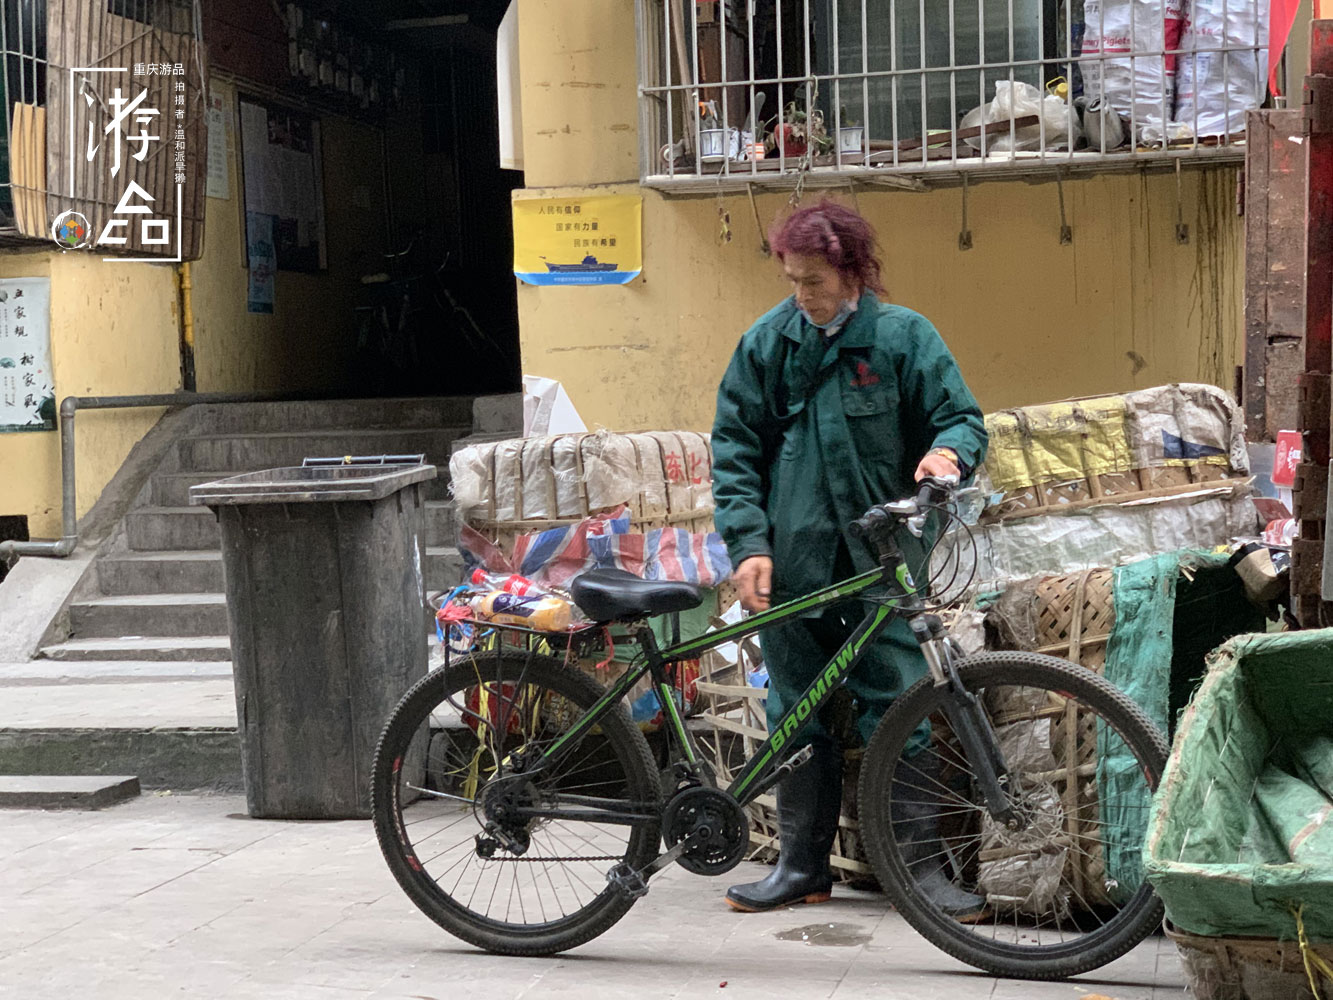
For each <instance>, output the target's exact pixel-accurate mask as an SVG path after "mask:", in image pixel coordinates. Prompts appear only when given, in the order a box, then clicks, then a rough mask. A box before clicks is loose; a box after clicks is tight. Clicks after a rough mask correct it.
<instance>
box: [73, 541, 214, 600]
mask: <svg viewBox="0 0 1333 1000" xmlns="http://www.w3.org/2000/svg"><path fill="white" fill-rule="evenodd" d="M97 579H98V583H99V585H100V587H101V590H102V593H104V594H106V595H108V596H112V597H116V596H123V595H129V594H219V593H221V592H222V553H221V551H219V550H218V549H195V550H193V551H170V550H167V551H159V552H115V553H111V554H108V555H104V556H102V557H101V558H100V559H99V560H98V562H97Z"/></svg>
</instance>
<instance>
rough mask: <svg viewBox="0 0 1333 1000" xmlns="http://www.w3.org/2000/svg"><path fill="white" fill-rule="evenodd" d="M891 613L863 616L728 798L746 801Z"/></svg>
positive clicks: (885, 607)
mask: <svg viewBox="0 0 1333 1000" xmlns="http://www.w3.org/2000/svg"><path fill="white" fill-rule="evenodd" d="M895 610H896V608H894V607H893V606H892V605H889V604H881V605H879V606H878V607H876V608H875V611H874V613H873V614H871V615H868V616H866V618H865V620H864V621H862V622H861V624H860V625H858V626H857V627H856V630H855V631H854V632H853V633H852V634H851V635H850V636H848V637H847V641H846V642H845V643H843V645H842V648H841V649H839V650H838V651H837V653H835V654H834V655H833V659H831V660H829V662H828V666H826V667H825V668H824V670H823V672H822V673H820V675H819V676H818V677H816V678H815V680H814V682H813V683H812V684H811V685H810V686H809V687H808V688H806V689H805V693H804V694H803V695H801V697H800V699H799V700H798V701H797V702H796V704H795V705H793V706H792V708H791V711H789V712H788V713H787V714H786V715H784V716H783V717H782V718H781V719H779V720H778V723H777V725H775V726H774V727H773V731H772V732H770V733H769V734H768V739H767V740H765V741H764V745H763V746H761V747H760V748H759V750H758V752H757V753H756V754H755V756H754V757H752V758H750V760H749V762H748V763H747V764H746V765H745V767H744V769H743V770H742V771H741V773H740V774H738V775H737V776H736V779H735V780H734V781H733V782H732V783H731V785H730V787H728V788H727V793H728V794H729V795H731V796H733V797H734V798H735V799H737V801H739V802H740V803H741V805H745V804H746V803H747V802H749V801H750V800H749V799H748V798H746V796H745V790H746V789H747V788H749V787H750V786H751V785H753V784H754V783H755V780H756V779H757V778H759V776H760V775H761V774H764V773H765V771H766V770H767V768H768V765H769V763H770V762H771V761H772V760H773V757H774V755H775V754H779V753H780V752H781V751H782V748H783V747H785V746H787V745H788V744H789V743H790V742H791V740H792V738H793V737H794V736H795V735H796V734H797V733H799V732H800V731H801V730H802V729H804V728H805V726H806V725H807V724H808V723H809V721H810V720H811V719H812V718H813V717H814V716H815V715H817V714H818V712H819V709H820V707H821V706H822V705H823V704H824V702H825V701H827V700H828V698H829V696H830V695H832V694H833V692H834V691H835V690H837V688H838V686H839V683H840V682H841V681H842V679H843V678H844V677H846V675H847V674H848V673H850V672H851V670H852V668H853V667H855V666H856V663H857V661H858V660H860V658H861V654H862V653H863V652H865V648H866V646H867V645H869V643H870V640H871V639H873V638H874V637H875V634H876V633H877V632H878V631H879V630H880V627H881V626H882V625H883V624H884V622H885V621H887V620H888V618H889V616H890V615H892V614H893V613H894V611H895ZM751 620H753V619H751Z"/></svg>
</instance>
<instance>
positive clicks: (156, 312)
mask: <svg viewBox="0 0 1333 1000" xmlns="http://www.w3.org/2000/svg"><path fill="white" fill-rule="evenodd" d="M44 276H49V277H50V279H51V366H52V369H53V371H54V374H55V384H56V398H57V399H63V398H64V397H66V396H92V395H99V396H100V395H121V394H129V393H145V392H169V391H171V390H172V389H174V388H176V387H177V386H178V385H179V382H180V376H179V372H180V359H179V355H178V353H177V349H176V342H177V336H178V333H177V329H178V320H177V313H176V288H175V279H174V275H173V272H172V269H171V268H170V267H169V266H167V265H161V264H109V263H105V262H103V261H102V260H101V259H99V258H97V257H95V256H93V255H92V254H87V253H59V252H55V253H49V254H48V253H28V254H9V255H5V256H3V257H0V277H7V278H9V277H44ZM160 415H161V411H160V410H102V411H85V412H83V413H81V414H80V415H79V417H78V419H77V420H76V422H75V433H76V435H77V439H76V453H77V455H78V467H77V475H76V477H75V482H76V485H77V487H78V512H79V515H80V516H82V515H83V514H85V513H86V512H87V511H88V508H90V507H91V506H92V505H93V503H94V502H95V501H96V500H97V498H98V496H99V495H100V494H101V492H102V489H103V487H104V486H105V485H106V483H107V482H108V481H109V480H110V479H111V477H112V476H113V475H115V473H116V470H117V469H118V468H120V464H121V462H123V461H124V459H125V456H126V455H128V454H129V451H130V449H131V448H132V447H134V445H135V443H136V442H137V441H138V440H139V439H140V438H141V437H143V435H144V433H145V432H146V431H147V430H148V429H149V428H150V427H152V425H153V423H154V422H155V421H156V420H157V419H158V417H159V416H160ZM0 513H3V514H27V515H28V531H29V533H30V534H31V535H32V536H33V537H34V538H42V537H58V536H59V535H60V439H59V434H58V433H57V432H56V431H28V432H18V433H7V434H0Z"/></svg>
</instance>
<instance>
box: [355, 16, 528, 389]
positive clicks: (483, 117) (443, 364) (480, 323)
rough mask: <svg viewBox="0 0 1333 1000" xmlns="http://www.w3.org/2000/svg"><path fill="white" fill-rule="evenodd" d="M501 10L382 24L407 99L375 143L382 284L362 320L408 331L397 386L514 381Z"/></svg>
mask: <svg viewBox="0 0 1333 1000" xmlns="http://www.w3.org/2000/svg"><path fill="white" fill-rule="evenodd" d="M505 6H506V5H505V4H503V3H495V4H490V5H487V7H486V9H484V10H474V11H473V12H471V13H469V14H468V15H467V20H466V21H465V22H460V23H452V24H443V25H441V24H433V23H432V22H433V21H436V20H439V18H431V17H423V18H421V19H420V23H421V24H422V25H423V27H421V28H420V29H419V30H412V29H410V28H409V29H404V30H395V31H393V32H392V37H393V38H394V41H395V43H396V44H397V45H399V46H401V48H402V50H403V51H405V53H406V54H407V57H408V64H409V66H410V68H411V79H410V82H409V85H408V86H409V89H410V91H411V92H412V96H411V98H410V99H409V101H408V103H407V105H406V106H405V107H404V109H403V111H402V112H401V113H400V115H399V116H398V119H399V120H398V121H396V122H395V123H394V124H393V125H392V126H391V128H390V129H389V131H388V133H387V140H386V156H387V158H388V159H387V163H386V167H385V170H386V176H387V178H388V188H389V197H390V216H391V219H392V224H391V230H392V242H393V249H392V251H391V253H392V254H393V256H390V257H389V258H388V259H387V260H386V267H385V270H384V272H383V275H382V277H383V278H387V280H382V281H380V282H379V283H378V285H376V284H364V285H363V291H364V292H365V299H366V301H367V302H368V303H369V304H371V305H372V307H373V308H374V309H377V310H379V314H378V317H376V316H375V315H372V316H371V319H372V320H375V321H377V322H379V323H381V324H382V323H383V322H384V321H385V320H386V318H387V320H388V322H389V323H391V324H392V323H394V322H395V321H397V322H408V323H409V324H410V325H411V326H412V327H413V331H414V332H413V337H412V340H413V344H412V345H411V348H412V350H411V352H410V354H409V356H407V357H406V358H404V357H401V356H400V357H399V358H397V359H395V360H396V370H395V373H393V378H394V380H395V381H398V382H399V383H400V386H399V387H398V392H399V393H400V394H416V393H431V394H438V393H446V394H466V395H474V394H481V393H492V392H511V391H516V390H517V389H518V388H519V386H520V367H519V348H518V345H519V339H518V295H517V288H516V285H515V280H514V274H513V222H512V215H511V211H510V192H512V191H513V190H514V189H515V188H518V187H522V186H523V174H522V172H521V171H517V170H505V169H503V168H502V167H501V166H500V149H499V141H500V138H499V108H498V96H497V85H496V29H497V28H498V26H499V22H500V18H501V17H502V16H503V14H504V11H505ZM405 311H406V319H404V315H405ZM363 315H364V313H363ZM381 332H384V331H381ZM379 389H380V391H381V393H382V394H388V392H389V387H388V386H381V387H379Z"/></svg>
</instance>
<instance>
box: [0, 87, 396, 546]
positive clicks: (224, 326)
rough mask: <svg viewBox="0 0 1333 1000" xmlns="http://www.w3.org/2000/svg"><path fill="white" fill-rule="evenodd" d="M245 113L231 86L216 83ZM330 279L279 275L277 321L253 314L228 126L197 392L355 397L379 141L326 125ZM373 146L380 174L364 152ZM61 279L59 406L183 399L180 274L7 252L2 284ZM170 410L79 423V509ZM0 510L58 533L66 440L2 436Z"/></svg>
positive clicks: (202, 314)
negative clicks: (344, 393) (360, 299)
mask: <svg viewBox="0 0 1333 1000" xmlns="http://www.w3.org/2000/svg"><path fill="white" fill-rule="evenodd" d="M214 93H221V94H223V95H224V97H225V99H226V101H227V106H228V107H229V108H231V109H233V111H234V109H235V87H234V86H233V85H231V84H227V83H222V82H216V83H215V84H214ZM321 121H322V127H323V139H324V168H325V169H324V183H325V204H326V218H327V232H328V242H329V247H328V263H329V266H328V270H327V272H324V273H321V274H296V273H293V272H287V271H281V272H279V273H278V277H277V288H276V292H275V306H274V312H273V314H272V315H260V314H253V313H249V312H247V311H246V290H247V282H248V274H247V271H246V269H245V266H244V260H243V257H242V255H241V250H242V239H243V237H242V233H243V229H242V223H241V211H242V205H243V201H242V199H241V198H240V174H239V172H238V169H237V154H238V145H237V142H236V136H235V129H234V128H232V129H229V135H228V164H227V169H228V173H229V182H230V185H229V186H230V192H231V197H230V199H228V200H222V199H212V198H210V199H208V201H207V205H206V217H205V228H204V255H203V258H202V259H201V260H200V261H198V262H196V263H195V264H194V265H192V272H193V275H192V278H193V282H194V292H193V298H194V303H193V304H194V315H195V345H196V346H195V351H196V354H195V366H196V375H197V388H198V389H199V390H200V391H244V390H249V389H255V390H291V391H297V390H327V391H339V390H342V389H344V388H345V387H347V385H348V384H349V381H350V379H351V378H353V377H354V374H355V370H354V367H353V366H352V365H351V364H350V360H351V356H352V351H353V345H354V342H355V331H356V317H355V312H354V303H355V295H356V290H357V281H356V279H357V277H358V276H359V275H360V274H362V273H368V272H371V271H374V270H378V269H379V268H380V267H381V266H382V265H381V260H382V258H381V256H380V255H381V253H382V251H383V249H384V221H383V220H384V214H383V209H384V199H383V187H382V184H381V183H380V179H379V177H380V175H379V166H378V163H379V161H378V150H379V138H378V136H379V133H378V132H376V131H374V130H373V129H370V128H368V127H366V126H364V125H361V124H359V123H355V122H353V121H351V120H350V119H345V118H339V117H336V116H333V115H323V116H321ZM367 150H374V151H375V158H374V160H373V162H374V164H375V166H374V169H373V170H372V169H369V168H368V167H367V166H366V164H367V163H368V162H371V161H370V160H368V159H367V156H366V151H367ZM44 275H49V276H50V278H51V355H52V367H53V368H54V372H55V382H56V398H57V399H64V398H65V397H66V396H76V395H82V396H103V395H121V394H132V393H160V392H173V391H175V390H177V389H179V388H180V386H181V380H180V353H179V347H178V343H179V336H180V317H179V308H178V293H177V285H176V274H175V269H174V267H173V266H170V265H163V264H142V263H129V264H126V263H116V262H104V261H103V260H101V258H100V257H99V256H98V255H96V254H95V253H86V252H81V253H75V252H69V253H62V252H52V253H47V252H36V253H21V254H12V253H11V254H4V255H0V277H27V276H44ZM160 415H161V410H156V409H153V410H143V409H134V410H101V411H91V410H90V411H84V412H81V413H80V414H79V417H78V419H77V421H76V423H75V427H76V433H77V436H78V437H77V443H76V452H77V456H78V463H77V474H76V482H77V485H78V513H79V516H80V517H82V516H83V514H85V513H87V511H88V509H89V508H90V507H91V506H92V505H93V503H94V502H96V500H97V498H98V497H99V496H100V495H101V493H102V490H103V489H104V488H105V486H106V484H107V482H109V481H110V479H111V477H112V476H113V475H115V473H116V471H117V469H119V468H120V465H121V463H122V462H123V461H124V459H125V456H126V455H128V454H129V451H130V449H131V448H132V447H133V446H134V445H135V443H137V442H138V441H139V439H140V438H142V437H143V435H144V434H145V433H146V432H147V431H148V429H149V428H150V427H152V425H153V423H154V422H155V421H156V420H157V419H158V417H159V416H160ZM0 514H26V515H27V516H28V530H29V533H30V534H31V535H32V536H33V537H34V538H43V537H46V538H50V537H58V536H59V534H60V442H59V435H58V434H57V433H56V432H54V431H50V432H28V433H10V434H0Z"/></svg>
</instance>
